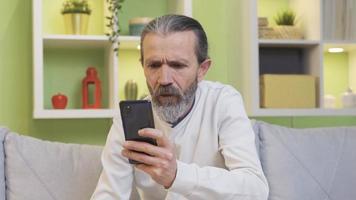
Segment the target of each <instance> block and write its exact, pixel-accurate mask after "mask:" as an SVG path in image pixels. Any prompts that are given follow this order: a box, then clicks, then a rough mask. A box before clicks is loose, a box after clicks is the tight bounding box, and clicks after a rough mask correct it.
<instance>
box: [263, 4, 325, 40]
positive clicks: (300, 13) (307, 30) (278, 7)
mask: <svg viewBox="0 0 356 200" xmlns="http://www.w3.org/2000/svg"><path fill="white" fill-rule="evenodd" d="M256 2H257V13H256V14H257V17H267V19H268V22H269V26H270V27H274V26H276V23H275V21H274V18H275V16H276V15H277V14H278V13H279V12H281V11H284V10H292V11H294V12H295V13H296V19H297V21H296V24H295V26H296V27H298V28H299V29H300V31H301V32H302V34H303V36H304V38H305V39H307V40H320V32H321V31H320V28H319V27H320V20H321V19H320V18H321V14H320V13H321V12H320V5H321V0H316V1H309V0H278V1H270V0H256ZM305 5H308V6H305Z"/></svg>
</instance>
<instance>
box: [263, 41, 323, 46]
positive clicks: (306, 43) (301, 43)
mask: <svg viewBox="0 0 356 200" xmlns="http://www.w3.org/2000/svg"><path fill="white" fill-rule="evenodd" d="M319 44H320V42H319V41H316V40H270V39H260V40H259V45H260V47H310V46H316V45H319Z"/></svg>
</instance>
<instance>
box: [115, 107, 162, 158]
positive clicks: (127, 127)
mask: <svg viewBox="0 0 356 200" xmlns="http://www.w3.org/2000/svg"><path fill="white" fill-rule="evenodd" d="M120 112H121V119H122V125H123V128H124V134H125V139H126V140H134V141H140V142H147V143H150V144H152V145H157V143H156V141H155V140H154V139H152V138H147V137H141V136H139V135H138V131H139V130H140V129H143V128H154V121H153V113H152V107H151V102H150V101H148V100H137V101H121V102H120ZM130 163H134V164H136V163H138V162H137V161H133V160H130Z"/></svg>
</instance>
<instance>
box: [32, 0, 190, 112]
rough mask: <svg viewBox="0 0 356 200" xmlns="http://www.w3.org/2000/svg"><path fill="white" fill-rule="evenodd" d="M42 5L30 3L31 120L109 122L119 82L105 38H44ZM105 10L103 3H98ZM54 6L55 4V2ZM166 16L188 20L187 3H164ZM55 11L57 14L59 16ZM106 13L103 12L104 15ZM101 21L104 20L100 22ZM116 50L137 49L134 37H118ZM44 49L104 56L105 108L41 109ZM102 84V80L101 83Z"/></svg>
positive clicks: (171, 0) (137, 40)
mask: <svg viewBox="0 0 356 200" xmlns="http://www.w3.org/2000/svg"><path fill="white" fill-rule="evenodd" d="M44 1H48V2H46V3H47V5H48V4H49V3H51V1H50V0H33V1H32V13H33V17H32V21H33V23H32V24H33V86H34V89H33V102H34V106H33V118H35V119H62V118H112V117H113V116H114V114H115V113H117V112H118V102H119V89H118V86H119V80H118V69H119V61H118V57H117V56H116V54H115V53H114V52H113V50H112V44H111V42H109V40H108V37H107V36H105V35H63V34H48V33H45V32H44V28H43V24H44V23H43V20H44V19H45V18H46V17H48V16H44V13H43V5H44ZM102 2H103V4H104V6H103V7H104V9H105V0H102ZM57 4H58V2H57ZM167 5H168V7H169V8H168V10H167V13H179V14H184V15H188V16H191V15H192V2H191V0H167ZM59 9H60V8H58V12H59ZM105 12H107V11H105V10H104V13H105ZM103 20H104V19H103ZM119 41H120V49H123V50H125V49H127V50H130V49H137V47H138V46H139V43H140V37H138V36H120V38H119ZM48 49H65V50H66V49H69V50H75V51H78V52H80V51H82V50H85V49H99V50H102V51H103V52H104V58H105V61H104V63H105V64H104V65H105V66H104V68H105V69H104V71H105V72H106V74H107V77H106V78H107V79H108V80H105V81H108V83H107V85H108V88H107V90H108V92H107V93H108V96H107V97H106V98H107V99H108V106H107V107H106V108H102V109H80V108H75V109H73V108H68V109H63V110H57V109H52V108H48V107H47V108H46V107H45V102H44V101H45V98H50V97H48V96H45V89H44V84H45V73H44V71H45V68H46V66H45V64H44V63H45V62H44V60H45V56H46V55H45V54H46V51H47V50H48ZM102 81H104V80H102Z"/></svg>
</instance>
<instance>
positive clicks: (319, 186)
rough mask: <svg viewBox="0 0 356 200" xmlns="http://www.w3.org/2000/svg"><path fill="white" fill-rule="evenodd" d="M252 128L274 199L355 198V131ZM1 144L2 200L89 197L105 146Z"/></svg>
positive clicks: (12, 140) (1, 136)
mask: <svg viewBox="0 0 356 200" xmlns="http://www.w3.org/2000/svg"><path fill="white" fill-rule="evenodd" d="M253 127H254V130H255V133H256V148H257V149H258V152H259V156H260V159H261V163H262V167H263V170H264V172H265V174H266V177H267V180H268V182H269V186H270V195H269V199H270V200H308V199H310V200H319V199H320V200H324V199H325V200H327V199H328V200H355V199H356V190H355V187H356V172H355V169H356V127H347V128H346V127H344V128H342V127H340V128H315V129H292V128H286V127H281V126H276V125H271V124H267V123H264V122H260V121H257V122H254V123H253ZM0 141H1V143H0V200H87V199H89V198H90V196H91V194H92V192H93V190H94V188H95V185H96V183H97V180H98V178H99V175H100V172H101V164H100V154H101V150H102V147H99V146H90V145H79V144H63V143H58V142H49V141H43V140H39V139H35V138H31V137H27V136H21V135H18V134H16V133H13V132H11V131H9V130H8V129H6V128H0ZM118 153H119V152H118ZM134 191H135V190H134ZM132 199H138V196H137V193H136V192H135V193H134V195H133V197H132Z"/></svg>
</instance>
